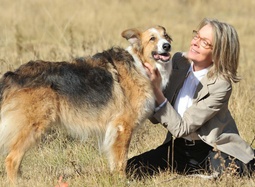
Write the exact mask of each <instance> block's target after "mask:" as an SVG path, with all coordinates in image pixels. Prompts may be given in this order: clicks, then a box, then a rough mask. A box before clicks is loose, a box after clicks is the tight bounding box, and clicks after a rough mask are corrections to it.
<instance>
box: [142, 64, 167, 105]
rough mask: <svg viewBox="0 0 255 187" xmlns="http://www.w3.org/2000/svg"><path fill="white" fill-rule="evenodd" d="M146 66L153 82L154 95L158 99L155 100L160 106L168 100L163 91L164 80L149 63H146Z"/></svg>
mask: <svg viewBox="0 0 255 187" xmlns="http://www.w3.org/2000/svg"><path fill="white" fill-rule="evenodd" d="M144 66H145V68H146V72H147V74H148V76H149V78H150V80H151V84H152V87H153V91H154V94H155V97H156V98H155V99H156V103H157V105H160V104H161V103H163V102H164V101H165V99H166V98H165V96H164V94H163V92H162V90H161V82H162V78H161V75H160V72H159V70H158V69H157V68H153V67H152V66H151V65H150V64H149V63H144Z"/></svg>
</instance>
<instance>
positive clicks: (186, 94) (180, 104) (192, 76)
mask: <svg viewBox="0 0 255 187" xmlns="http://www.w3.org/2000/svg"><path fill="white" fill-rule="evenodd" d="M209 68H210V67H208V68H205V69H202V70H200V71H194V70H193V62H192V63H191V65H190V68H189V70H188V72H187V75H186V79H185V81H184V83H183V86H182V88H181V89H180V91H179V93H178V96H177V98H176V101H175V103H174V108H175V110H176V111H177V112H178V113H179V114H180V116H181V117H183V114H184V112H185V111H186V110H187V109H188V108H189V107H190V106H191V105H192V103H193V97H194V94H195V91H196V89H197V86H198V84H199V82H200V81H201V79H202V78H203V77H204V76H205V75H206V74H207V72H208V71H209ZM191 137H192V136H191ZM191 137H190V136H187V137H184V138H186V139H197V137H194V138H191Z"/></svg>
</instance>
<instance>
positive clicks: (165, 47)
mask: <svg viewBox="0 0 255 187" xmlns="http://www.w3.org/2000/svg"><path fill="white" fill-rule="evenodd" d="M163 49H164V50H165V51H170V50H171V45H170V44H169V43H164V44H163Z"/></svg>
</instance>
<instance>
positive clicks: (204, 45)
mask: <svg viewBox="0 0 255 187" xmlns="http://www.w3.org/2000/svg"><path fill="white" fill-rule="evenodd" d="M212 41H213V30H212V26H211V25H209V24H207V25H205V26H204V27H202V28H201V29H200V30H199V31H198V32H197V34H195V36H194V37H193V39H192V40H191V44H190V49H189V51H188V54H187V56H188V58H189V59H190V60H192V61H193V62H194V71H198V70H201V69H204V68H207V67H209V66H210V65H211V64H212V48H213V46H212Z"/></svg>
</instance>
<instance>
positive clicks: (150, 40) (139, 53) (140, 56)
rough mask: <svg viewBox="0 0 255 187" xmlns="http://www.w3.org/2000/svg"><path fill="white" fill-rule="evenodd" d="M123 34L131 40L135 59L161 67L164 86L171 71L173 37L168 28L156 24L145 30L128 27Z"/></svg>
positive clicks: (129, 49) (130, 48)
mask: <svg viewBox="0 0 255 187" xmlns="http://www.w3.org/2000/svg"><path fill="white" fill-rule="evenodd" d="M121 35H122V37H124V38H126V39H127V40H128V41H129V42H130V44H131V46H130V47H129V48H128V51H129V53H130V54H131V55H132V56H133V57H134V58H135V61H140V62H141V64H143V63H145V62H147V63H150V64H151V65H152V66H153V67H154V68H158V69H159V71H160V73H161V76H162V79H163V80H162V88H164V87H165V86H166V84H167V81H168V78H169V74H170V72H171V64H170V59H171V54H170V51H171V42H172V38H171V37H170V36H169V35H168V34H167V32H166V29H165V28H164V27H162V26H154V27H151V28H149V29H147V30H145V31H140V30H138V29H128V30H125V31H123V32H122V34H121Z"/></svg>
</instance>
